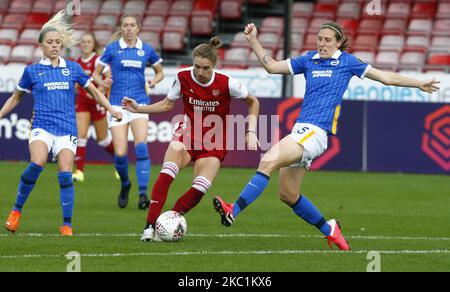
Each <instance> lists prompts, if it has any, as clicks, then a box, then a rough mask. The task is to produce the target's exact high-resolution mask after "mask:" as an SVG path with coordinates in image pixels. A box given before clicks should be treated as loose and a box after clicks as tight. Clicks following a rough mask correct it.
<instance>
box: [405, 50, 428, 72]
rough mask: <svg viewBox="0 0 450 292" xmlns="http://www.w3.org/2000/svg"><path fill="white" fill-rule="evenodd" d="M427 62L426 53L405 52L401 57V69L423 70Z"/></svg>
mask: <svg viewBox="0 0 450 292" xmlns="http://www.w3.org/2000/svg"><path fill="white" fill-rule="evenodd" d="M424 62H425V56H424V54H422V53H420V52H405V53H403V54H402V56H401V57H400V68H399V69H400V70H414V71H422V68H423V65H424Z"/></svg>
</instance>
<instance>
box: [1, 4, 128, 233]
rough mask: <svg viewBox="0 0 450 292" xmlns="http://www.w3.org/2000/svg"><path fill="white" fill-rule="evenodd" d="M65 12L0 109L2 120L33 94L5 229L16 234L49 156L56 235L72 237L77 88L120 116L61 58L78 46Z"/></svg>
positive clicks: (46, 31) (45, 31)
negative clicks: (24, 159)
mask: <svg viewBox="0 0 450 292" xmlns="http://www.w3.org/2000/svg"><path fill="white" fill-rule="evenodd" d="M72 32H73V31H72V29H71V26H70V23H69V22H68V21H67V15H66V14H65V11H64V10H63V11H61V12H59V13H58V14H57V15H55V16H54V17H53V18H52V19H51V20H50V21H49V22H48V23H46V24H45V25H44V26H43V28H42V30H41V33H40V35H39V44H40V48H41V49H42V53H43V55H44V57H43V59H42V60H41V61H40V62H39V63H37V64H32V65H29V66H27V67H26V68H25V71H24V73H23V76H22V78H21V80H20V82H19V85H18V86H17V89H16V91H15V92H14V93H13V95H12V96H11V97H10V98H9V99H8V100H7V101H6V103H5V105H4V106H3V108H2V109H1V110H0V119H1V118H2V117H4V116H5V115H7V114H8V113H10V112H11V111H12V110H13V109H14V108H15V107H16V106H17V105H18V104H19V103H20V101H21V100H22V98H23V96H24V95H25V93H27V92H28V93H32V94H33V98H34V110H33V121H32V128H31V133H30V138H29V149H30V156H31V163H30V165H29V166H28V168H27V169H26V170H25V171H24V173H23V174H22V176H21V178H20V183H19V190H18V194H17V200H16V204H15V206H14V209H13V210H12V211H11V213H10V215H9V217H8V220H7V222H6V224H5V228H6V229H7V230H8V231H10V232H12V233H14V232H16V231H17V229H18V227H19V220H20V218H21V215H22V208H23V206H24V204H25V202H26V200H27V198H28V196H29V195H30V193H31V191H32V190H33V188H34V186H35V184H36V181H37V179H38V178H39V175H40V174H41V172H42V171H43V169H44V167H45V165H46V162H47V158H48V153H49V152H50V151H51V150H53V156H54V157H57V159H58V182H59V185H60V197H61V206H62V213H63V226H62V227H61V228H60V233H61V235H63V236H71V235H72V234H73V232H72V214H73V207H74V187H73V181H72V167H73V162H74V158H75V153H76V149H77V125H76V118H75V83H78V84H80V85H81V86H83V87H84V88H85V89H86V90H87V91H88V92H89V94H91V95H92V96H93V97H94V99H95V100H96V101H97V102H98V103H99V104H100V105H102V106H103V107H105V108H106V109H107V110H108V111H109V112H110V113H111V115H112V116H113V117H114V118H116V119H117V120H121V118H122V114H121V113H120V112H117V111H115V110H114V109H113V108H112V106H111V104H110V103H109V102H108V100H107V99H106V97H105V96H104V95H103V94H101V93H100V91H98V90H97V89H96V88H95V86H94V85H93V84H92V83H91V80H90V77H89V76H87V75H86V74H85V73H84V71H83V69H82V68H81V66H80V65H78V64H77V63H75V62H71V61H69V60H65V59H63V58H61V57H60V53H61V50H62V47H63V46H64V47H67V48H71V47H72V46H73V45H74V44H75V43H76V41H75V40H74V39H73V38H72Z"/></svg>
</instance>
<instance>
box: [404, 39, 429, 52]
mask: <svg viewBox="0 0 450 292" xmlns="http://www.w3.org/2000/svg"><path fill="white" fill-rule="evenodd" d="M429 45H430V37H429V36H424V35H411V36H408V38H407V39H406V46H405V51H421V52H423V53H425V52H426V51H427V50H428V47H429Z"/></svg>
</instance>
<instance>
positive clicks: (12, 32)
mask: <svg viewBox="0 0 450 292" xmlns="http://www.w3.org/2000/svg"><path fill="white" fill-rule="evenodd" d="M18 36H19V32H18V30H17V29H12V28H5V29H0V44H2V45H10V46H11V45H13V44H15V43H16V41H17V38H18Z"/></svg>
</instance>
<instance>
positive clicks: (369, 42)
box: [353, 34, 378, 51]
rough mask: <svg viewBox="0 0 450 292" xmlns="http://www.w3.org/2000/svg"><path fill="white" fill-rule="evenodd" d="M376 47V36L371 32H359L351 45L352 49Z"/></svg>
mask: <svg viewBox="0 0 450 292" xmlns="http://www.w3.org/2000/svg"><path fill="white" fill-rule="evenodd" d="M377 47H378V37H377V35H373V34H359V35H358V36H357V37H356V39H355V41H354V45H353V49H354V50H357V51H358V50H359V51H376V50H377Z"/></svg>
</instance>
